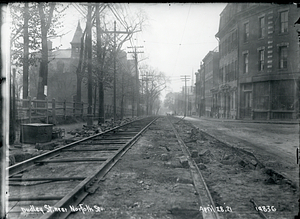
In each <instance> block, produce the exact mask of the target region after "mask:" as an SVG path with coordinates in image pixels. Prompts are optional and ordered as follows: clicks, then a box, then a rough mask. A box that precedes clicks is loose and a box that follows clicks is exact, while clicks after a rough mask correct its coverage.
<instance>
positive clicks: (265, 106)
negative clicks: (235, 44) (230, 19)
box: [238, 4, 300, 119]
mask: <svg viewBox="0 0 300 219" xmlns="http://www.w3.org/2000/svg"><path fill="white" fill-rule="evenodd" d="M247 6H248V7H246V8H244V10H243V11H241V16H240V17H238V18H239V36H240V37H239V50H240V52H239V96H240V101H239V102H240V115H239V117H240V118H251V119H295V118H296V117H297V113H298V111H299V102H298V98H297V92H296V87H297V86H296V84H297V80H298V79H299V77H300V72H299V45H298V36H297V32H296V29H295V28H294V23H295V22H296V20H297V19H298V18H299V9H297V6H296V5H293V4H287V5H276V4H249V5H247ZM249 15H251V16H249Z"/></svg>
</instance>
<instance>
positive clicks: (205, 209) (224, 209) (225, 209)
mask: <svg viewBox="0 0 300 219" xmlns="http://www.w3.org/2000/svg"><path fill="white" fill-rule="evenodd" d="M199 211H203V212H205V213H207V212H232V208H231V207H229V206H225V207H223V206H217V207H213V206H212V205H210V206H207V207H202V206H200V208H199Z"/></svg>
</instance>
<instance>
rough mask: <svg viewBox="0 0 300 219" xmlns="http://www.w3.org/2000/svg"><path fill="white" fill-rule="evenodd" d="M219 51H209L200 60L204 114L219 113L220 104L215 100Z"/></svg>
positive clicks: (209, 115)
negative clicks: (201, 62)
mask: <svg viewBox="0 0 300 219" xmlns="http://www.w3.org/2000/svg"><path fill="white" fill-rule="evenodd" d="M219 60H220V59H219V52H218V50H217V49H216V50H214V51H210V52H209V53H208V54H207V55H206V56H205V57H204V59H203V60H202V61H203V65H204V72H203V74H204V76H203V77H204V85H205V86H204V98H205V100H204V102H205V116H207V117H214V116H216V115H217V114H218V113H219V110H220V107H221V106H220V104H218V102H217V97H218V91H219V90H218V89H217V91H215V89H216V88H217V87H218V84H219V83H218V82H219V67H218V65H219Z"/></svg>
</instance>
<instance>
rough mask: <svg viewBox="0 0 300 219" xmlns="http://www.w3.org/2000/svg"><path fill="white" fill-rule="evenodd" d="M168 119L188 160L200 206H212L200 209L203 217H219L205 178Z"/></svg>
mask: <svg viewBox="0 0 300 219" xmlns="http://www.w3.org/2000/svg"><path fill="white" fill-rule="evenodd" d="M168 121H169V123H170V124H171V126H172V129H173V131H174V134H175V136H176V138H177V140H178V143H179V145H180V147H181V150H182V152H183V154H184V155H185V157H186V158H187V160H188V163H189V167H190V171H191V175H192V178H193V182H194V185H195V189H196V191H197V193H198V197H199V200H200V204H201V206H205V207H206V206H209V207H211V208H212V210H211V211H201V212H202V217H203V219H220V217H219V215H218V212H217V211H215V210H214V209H216V206H215V203H214V200H213V199H212V197H211V194H210V191H209V189H208V187H207V185H206V183H205V180H204V178H203V176H202V174H201V172H200V170H199V168H198V166H197V164H196V163H195V161H194V160H193V159H192V158H191V153H190V151H189V149H188V147H187V146H186V144H185V143H184V141H183V140H182V138H181V137H180V135H179V134H178V132H177V130H176V128H175V127H174V125H173V123H172V122H171V121H170V120H169V119H168ZM179 121H181V120H179Z"/></svg>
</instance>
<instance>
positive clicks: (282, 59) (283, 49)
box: [279, 46, 287, 69]
mask: <svg viewBox="0 0 300 219" xmlns="http://www.w3.org/2000/svg"><path fill="white" fill-rule="evenodd" d="M279 68H280V69H286V68H287V46H280V47H279Z"/></svg>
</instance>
